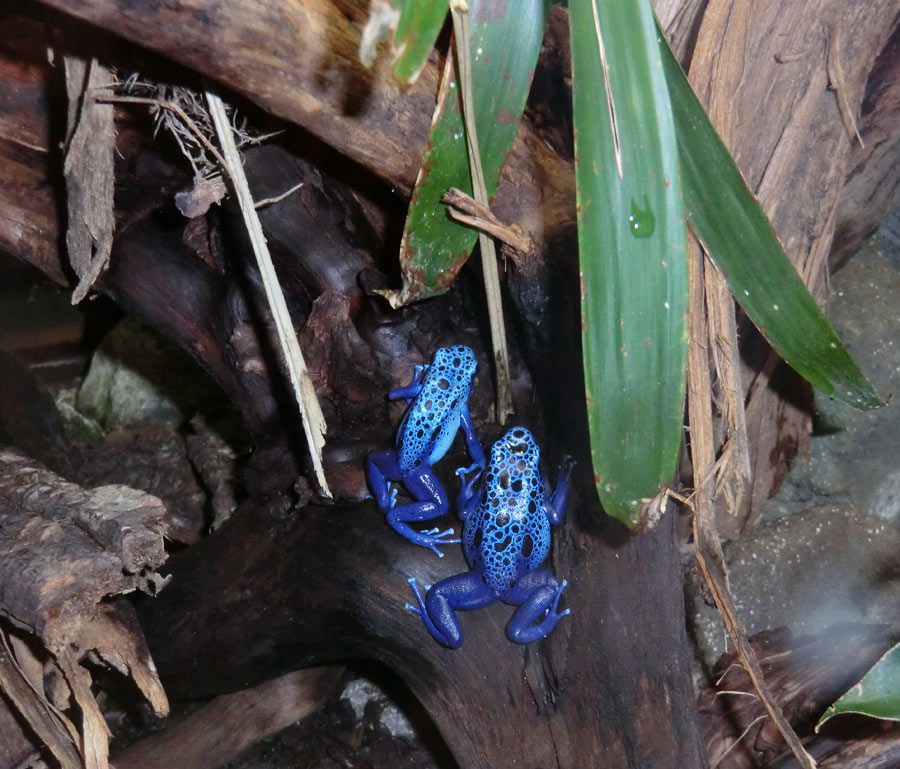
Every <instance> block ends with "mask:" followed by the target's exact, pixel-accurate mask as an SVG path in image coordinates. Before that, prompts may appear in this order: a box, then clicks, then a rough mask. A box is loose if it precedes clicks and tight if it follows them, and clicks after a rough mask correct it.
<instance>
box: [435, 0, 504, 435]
mask: <svg viewBox="0 0 900 769" xmlns="http://www.w3.org/2000/svg"><path fill="white" fill-rule="evenodd" d="M450 14H451V16H452V17H453V35H454V39H455V41H456V54H457V62H458V67H459V70H458V72H459V81H460V90H461V93H462V102H463V120H464V122H465V126H466V145H467V146H468V149H469V167H470V169H471V172H472V189H473V191H474V193H475V199H476V200H477V201H478V202H479V203H481V204H482V205H484V206H485V207H486V206H487V205H488V196H487V188H486V186H485V183H484V171H483V170H482V168H481V153H480V151H479V149H478V136H477V134H476V132H475V115H474V112H473V111H474V98H473V95H472V62H471V60H470V54H469V6H468V4H467V3H466V1H465V0H450ZM478 243H479V245H480V246H481V264H482V271H483V273H484V288H485V292H486V294H487V305H488V317H489V318H490V323H491V341H492V342H493V345H494V366H495V369H496V375H497V421H498V422H499V423H500V424H501V425H502V424H505V422H506V417H507V416H508V415H509V414H512V413H513V403H512V388H511V387H510V382H509V354H508V352H507V349H506V330H505V328H504V325H503V302H502V299H501V298H500V275H499V272H498V270H497V254H496V252H495V250H494V242H493V241H492V240H491V238H490V237H489V236H488V235H486V234H485V233H484V232H479V233H478Z"/></svg>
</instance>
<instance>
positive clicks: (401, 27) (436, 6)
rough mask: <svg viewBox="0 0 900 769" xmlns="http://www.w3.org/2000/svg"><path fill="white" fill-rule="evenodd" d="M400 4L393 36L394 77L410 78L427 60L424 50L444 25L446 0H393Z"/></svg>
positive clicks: (426, 49)
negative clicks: (397, 21)
mask: <svg viewBox="0 0 900 769" xmlns="http://www.w3.org/2000/svg"><path fill="white" fill-rule="evenodd" d="M393 3H394V5H396V6H397V7H399V8H400V22H399V23H398V24H397V33H396V35H395V36H394V55H395V57H396V63H395V64H394V77H396V78H397V79H398V80H405V81H407V82H413V81H414V80H415V79H416V78H417V77H418V76H419V72H421V71H422V67H424V66H425V62H426V61H428V54H429V53H431V49H432V48H433V47H434V41H435V40H437V36H438V34H439V33H440V31H441V27H443V26H444V19H446V18H447V10H448V8H449V5H448V3H447V0H393Z"/></svg>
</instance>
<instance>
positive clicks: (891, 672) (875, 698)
mask: <svg viewBox="0 0 900 769" xmlns="http://www.w3.org/2000/svg"><path fill="white" fill-rule="evenodd" d="M841 713H862V714H863V715H866V716H872V717H873V718H884V719H887V720H890V721H900V644H898V645H897V646H895V647H894V648H893V649H891V650H890V651H888V652H887V653H886V654H885V655H884V656H883V657H882V658H881V659H880V660H878V662H876V663H875V666H874V667H873V668H872V669H871V670H870V671H869V672H868V673H866V675H865V676H864V677H863V679H862V681H860V682H859V683H858V684H856V685H855V686H854V687H853V688H851V689H850V691H848V692H847V693H846V694H844V695H843V696H842V697H841V698H840V699H839V700H838V701H837V702H835V703H834V704H833V705H832V706H831V707H830V708H828V710H826V711H825V714H824V715H823V716H822V717H821V718H820V719H819V723H817V724H816V731H819V727H821V726H822V724H824V723H825V722H826V721H828V720H829V719H831V718H834V717H835V716H839V715H840V714H841Z"/></svg>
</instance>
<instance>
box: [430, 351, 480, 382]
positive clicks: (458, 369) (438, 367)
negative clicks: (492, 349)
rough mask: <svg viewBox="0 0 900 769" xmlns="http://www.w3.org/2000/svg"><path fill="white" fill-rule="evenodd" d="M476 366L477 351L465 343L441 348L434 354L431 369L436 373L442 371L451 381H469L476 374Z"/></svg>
mask: <svg viewBox="0 0 900 769" xmlns="http://www.w3.org/2000/svg"><path fill="white" fill-rule="evenodd" d="M476 366H477V363H476V361H475V353H473V352H472V350H471V348H469V347H466V346H465V345H464V344H458V345H455V346H453V347H441V348H439V349H438V350H437V352H435V354H434V361H433V362H432V364H431V369H432V371H434V372H435V373H437V372H440V373H441V374H442V375H443V376H444V377H445V378H446V379H448V380H449V381H451V382H454V383H458V382H466V383H469V382H471V381H472V376H473V375H474V374H475V367H476Z"/></svg>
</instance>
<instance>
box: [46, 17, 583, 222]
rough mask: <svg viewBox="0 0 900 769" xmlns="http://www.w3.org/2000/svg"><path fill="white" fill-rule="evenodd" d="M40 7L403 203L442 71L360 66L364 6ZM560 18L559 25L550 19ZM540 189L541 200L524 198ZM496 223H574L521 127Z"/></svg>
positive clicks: (557, 169) (538, 148)
mask: <svg viewBox="0 0 900 769" xmlns="http://www.w3.org/2000/svg"><path fill="white" fill-rule="evenodd" d="M47 4H48V5H50V6H52V7H54V8H57V9H58V10H60V11H62V12H64V13H66V14H69V15H72V16H75V17H77V18H80V19H83V20H85V21H88V22H90V23H91V24H96V25H97V26H100V27H102V28H104V29H107V30H109V31H112V32H114V33H115V34H117V35H121V36H123V37H125V38H127V39H129V40H131V41H132V42H134V43H137V44H138V45H140V46H143V47H145V48H148V49H150V50H153V51H156V52H157V53H160V54H163V55H164V56H167V57H169V58H172V59H174V60H175V61H178V62H180V63H182V64H184V65H186V66H188V67H190V68H192V69H194V70H196V71H198V72H201V73H202V74H204V75H206V76H208V77H210V78H212V79H214V80H217V81H219V82H220V83H221V84H222V85H224V86H226V87H227V88H229V89H231V90H233V91H236V92H237V93H240V94H241V95H242V96H244V97H246V98H248V99H250V100H251V101H253V102H255V103H256V104H258V105H260V106H261V107H262V108H263V109H265V110H267V111H268V112H271V113H272V114H274V115H277V116H279V117H282V118H285V119H286V120H289V121H291V122H294V123H297V124H298V125H301V126H303V127H304V128H305V129H306V130H308V131H309V132H310V133H312V134H313V135H315V136H317V137H319V138H320V139H322V140H324V141H325V142H326V143H328V144H330V145H331V146H332V147H334V148H335V149H337V150H338V151H339V152H341V153H343V154H344V155H346V156H347V157H349V158H352V159H353V160H354V161H355V162H357V163H359V164H360V165H362V166H363V167H365V168H366V169H367V170H369V171H371V172H372V173H374V174H376V175H377V176H379V177H380V178H382V179H384V180H385V181H387V182H389V183H390V184H392V185H393V186H395V187H396V188H397V189H398V190H399V191H401V192H403V193H407V194H408V193H409V192H410V191H411V190H412V187H413V184H414V182H415V179H416V175H417V173H418V170H419V165H420V162H421V158H422V154H423V152H424V149H425V143H426V140H427V137H428V128H429V124H430V120H431V115H432V113H433V111H434V102H435V96H436V94H437V88H438V80H439V77H440V71H441V66H442V57H443V55H442V54H440V55H439V54H437V53H434V54H432V57H431V58H430V59H429V61H428V64H427V65H426V66H425V68H424V69H423V70H422V73H421V74H420V75H419V78H418V79H417V80H416V82H415V83H413V84H412V85H409V86H403V85H402V84H400V83H399V82H397V81H395V80H394V79H393V77H392V76H391V69H392V64H391V62H390V60H389V57H387V56H380V57H379V58H378V59H377V60H376V62H375V65H374V66H373V68H372V69H371V70H367V69H366V68H365V67H363V65H362V64H361V63H360V61H359V54H358V52H359V42H360V36H361V31H362V27H363V25H364V23H365V18H366V11H367V3H365V2H362V0H342V1H341V2H332V0H303V1H302V2H291V3H282V2H277V1H275V0H249V1H247V0H226V2H221V3H215V4H212V3H208V2H206V0H188V1H187V2H180V3H177V4H170V3H133V2H129V0H102V2H85V0H74V1H70V0H50V2H49V3H47ZM559 13H560V12H559V11H558V12H557V15H559ZM534 181H538V182H539V183H540V186H539V188H538V189H540V190H541V192H540V193H539V194H537V195H535V194H527V193H528V191H529V190H533V189H534V186H533V184H534ZM495 200H496V205H497V214H498V216H500V217H501V218H502V219H504V220H505V221H509V222H516V223H520V224H522V225H523V226H526V227H529V229H535V225H536V224H540V225H541V227H539V228H538V229H544V230H546V231H547V232H548V233H552V232H555V231H557V230H558V229H559V228H560V227H563V226H565V225H566V224H568V223H569V222H572V221H574V214H573V201H574V181H573V176H572V166H571V163H570V162H569V161H567V160H566V159H563V158H559V157H558V156H556V155H555V153H552V152H550V153H548V152H547V151H546V149H545V148H544V147H543V143H542V141H541V137H540V136H539V135H538V134H536V133H535V131H534V127H533V126H532V125H530V124H529V122H528V121H526V122H525V123H524V125H523V128H522V130H521V131H520V134H519V136H518V137H517V140H516V144H515V146H514V147H513V150H512V152H511V157H510V162H509V164H508V165H507V167H506V170H505V172H504V174H503V178H502V181H501V184H500V187H499V189H498V191H497V195H496V198H495Z"/></svg>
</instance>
